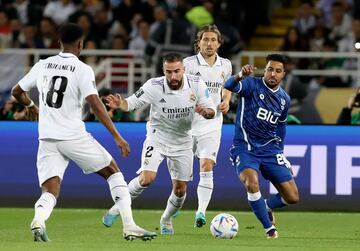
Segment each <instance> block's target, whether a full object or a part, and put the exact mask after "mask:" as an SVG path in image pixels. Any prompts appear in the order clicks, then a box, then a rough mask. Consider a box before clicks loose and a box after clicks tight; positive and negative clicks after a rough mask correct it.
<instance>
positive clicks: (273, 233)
mask: <svg viewBox="0 0 360 251" xmlns="http://www.w3.org/2000/svg"><path fill="white" fill-rule="evenodd" d="M277 238H279V233H278V231H277V230H276V228H272V229H270V230H269V231H267V233H266V239H277Z"/></svg>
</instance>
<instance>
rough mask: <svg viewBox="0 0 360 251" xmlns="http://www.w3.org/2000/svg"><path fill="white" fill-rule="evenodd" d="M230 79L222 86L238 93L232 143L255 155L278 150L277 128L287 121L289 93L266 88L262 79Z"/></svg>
mask: <svg viewBox="0 0 360 251" xmlns="http://www.w3.org/2000/svg"><path fill="white" fill-rule="evenodd" d="M234 82H235V80H234V78H233V77H232V78H230V79H229V81H227V82H226V83H225V88H226V89H228V90H230V91H232V92H236V93H238V94H239V104H238V108H237V115H236V122H235V136H234V145H235V146H240V147H244V149H247V150H249V151H254V152H255V153H259V154H261V153H279V152H282V151H283V149H282V143H280V142H281V141H282V140H283V137H284V135H280V134H281V133H279V132H278V130H279V127H280V126H281V127H283V126H285V125H284V124H282V123H286V120H287V114H288V108H289V105H290V97H289V95H288V94H287V93H286V92H285V91H284V90H283V89H282V88H281V87H278V88H277V89H276V90H273V89H271V88H269V87H268V86H267V85H266V83H265V81H264V79H263V78H255V77H247V78H245V79H243V80H241V82H238V83H237V84H236V85H234Z"/></svg>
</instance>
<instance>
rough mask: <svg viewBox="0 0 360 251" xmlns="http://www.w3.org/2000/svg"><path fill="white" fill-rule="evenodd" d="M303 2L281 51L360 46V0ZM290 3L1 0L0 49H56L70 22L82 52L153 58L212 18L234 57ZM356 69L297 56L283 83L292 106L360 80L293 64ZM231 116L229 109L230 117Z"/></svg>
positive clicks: (6, 115) (5, 111) (348, 62)
mask: <svg viewBox="0 0 360 251" xmlns="http://www.w3.org/2000/svg"><path fill="white" fill-rule="evenodd" d="M298 2H299V3H300V4H299V7H298V9H297V16H296V17H295V19H294V20H293V23H292V25H291V26H290V27H288V29H287V32H286V34H285V36H284V38H283V43H282V45H281V46H280V48H278V50H279V51H284V52H286V51H314V52H336V51H338V52H355V51H357V50H358V49H359V48H360V3H359V2H360V1H355V0H317V1H315V0H302V1H298ZM291 4H292V1H291V0H242V1H239V0H227V1H225V0H104V1H100V0H54V1H51V0H48V1H47V0H36V1H35V0H0V49H4V48H48V49H54V48H59V45H58V34H57V28H58V27H59V25H61V24H62V23H64V22H68V21H70V22H74V23H78V24H79V25H80V26H81V27H82V28H83V30H84V32H85V39H84V42H85V43H84V47H85V49H130V50H142V51H143V53H144V57H147V58H151V56H152V55H153V54H154V52H155V49H156V48H157V46H158V45H163V44H165V45H166V44H168V45H173V44H176V45H186V46H192V43H193V41H194V36H195V34H196V31H197V29H198V28H199V27H201V26H203V25H205V24H209V23H215V24H216V25H217V26H218V28H219V30H220V31H221V33H222V34H223V36H224V44H223V45H222V46H221V47H220V51H219V54H220V55H221V56H223V57H227V58H231V56H232V55H234V54H235V53H237V52H239V51H241V50H243V49H246V46H247V45H249V43H250V42H251V37H252V36H253V34H254V32H255V30H256V27H257V26H258V25H269V24H271V15H272V13H271V11H272V9H273V7H274V6H284V7H286V6H290V5H291ZM356 43H359V44H358V45H359V47H358V48H357V47H355V44H356ZM84 60H85V62H86V63H88V64H90V65H96V64H97V63H98V62H97V60H98V58H96V57H90V56H89V57H87V58H85V59H84ZM356 67H357V62H356V61H355V60H353V59H346V58H326V59H311V60H309V59H304V58H299V59H297V58H292V59H291V60H289V63H288V64H287V65H286V71H287V76H286V78H285V80H284V85H283V87H284V89H285V90H286V91H287V92H288V93H289V94H290V96H291V97H292V99H293V100H294V102H295V103H296V102H301V100H303V99H304V98H305V97H306V96H307V94H308V91H309V90H310V89H311V88H310V89H309V86H310V85H316V86H318V87H323V86H324V87H355V86H358V83H357V82H358V80H357V79H356V77H348V76H346V77H343V76H318V77H315V78H313V77H311V78H310V77H299V76H295V75H293V74H292V73H291V72H292V70H293V69H350V70H351V69H356ZM109 91H111V90H104V93H107V92H109ZM233 106H235V104H233ZM25 110H26V109H25ZM22 111H24V108H23V107H20V106H19V104H17V103H16V102H15V101H14V100H13V99H12V98H10V99H9V101H8V102H6V104H5V105H4V106H3V107H2V108H1V119H2V120H3V119H16V120H19V119H20V120H21V119H24V118H25V117H24V116H23V117H22V116H21V112H22ZM110 113H112V116H113V118H114V120H115V121H131V120H133V117H134V116H133V114H121V113H120V112H119V111H110ZM15 114H16V115H15ZM84 119H86V120H88V121H91V120H94V119H95V120H96V118H94V117H93V116H92V114H91V111H86V113H85V114H84ZM232 120H233V118H232V115H231V114H229V116H228V117H226V118H225V121H232Z"/></svg>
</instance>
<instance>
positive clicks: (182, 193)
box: [174, 188, 186, 198]
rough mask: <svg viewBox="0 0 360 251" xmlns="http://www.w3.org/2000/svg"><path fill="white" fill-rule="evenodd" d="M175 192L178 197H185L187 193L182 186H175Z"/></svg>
mask: <svg viewBox="0 0 360 251" xmlns="http://www.w3.org/2000/svg"><path fill="white" fill-rule="evenodd" d="M174 194H175V195H176V197H179V198H181V197H183V196H184V195H185V194H186V190H184V189H181V188H178V189H177V188H174Z"/></svg>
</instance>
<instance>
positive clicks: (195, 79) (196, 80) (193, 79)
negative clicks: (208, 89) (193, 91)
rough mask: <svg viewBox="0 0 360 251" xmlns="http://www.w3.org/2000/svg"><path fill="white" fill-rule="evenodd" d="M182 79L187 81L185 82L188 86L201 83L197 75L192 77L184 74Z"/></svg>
mask: <svg viewBox="0 0 360 251" xmlns="http://www.w3.org/2000/svg"><path fill="white" fill-rule="evenodd" d="M184 77H185V78H186V79H187V81H188V82H189V84H190V85H191V84H198V83H199V82H201V80H202V79H201V78H200V76H197V75H192V74H188V73H186V74H184Z"/></svg>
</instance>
